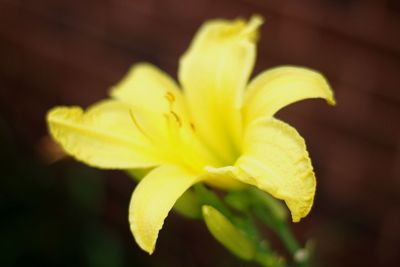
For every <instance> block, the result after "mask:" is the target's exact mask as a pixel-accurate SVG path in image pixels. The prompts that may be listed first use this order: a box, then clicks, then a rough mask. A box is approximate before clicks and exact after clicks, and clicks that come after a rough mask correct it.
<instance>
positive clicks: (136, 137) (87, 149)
mask: <svg viewBox="0 0 400 267" xmlns="http://www.w3.org/2000/svg"><path fill="white" fill-rule="evenodd" d="M129 110H130V106H129V105H127V104H124V103H121V102H118V101H111V100H110V101H103V102H100V103H98V104H95V105H93V106H92V107H90V108H89V109H88V110H87V111H86V112H83V110H82V109H81V108H79V107H56V108H53V109H52V110H50V111H49V112H48V114H47V121H48V125H49V130H50V133H51V135H52V136H53V138H54V139H55V140H56V141H57V142H58V143H59V144H60V145H61V146H62V147H63V148H64V150H65V151H66V152H67V153H68V154H70V155H72V156H74V157H75V158H77V159H78V160H81V161H83V162H85V163H87V164H89V165H92V166H95V167H99V168H113V169H114V168H119V169H128V168H139V167H142V168H144V167H150V166H155V165H158V164H160V163H161V162H162V161H161V158H160V156H159V153H158V152H157V150H154V149H153V148H152V147H151V144H150V143H149V140H147V139H146V138H145V137H144V136H143V134H142V133H141V132H140V131H138V130H137V128H136V127H135V125H134V123H133V122H132V119H131V117H130V115H129Z"/></svg>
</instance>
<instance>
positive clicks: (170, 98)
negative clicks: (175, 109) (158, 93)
mask: <svg viewBox="0 0 400 267" xmlns="http://www.w3.org/2000/svg"><path fill="white" fill-rule="evenodd" d="M165 98H166V99H167V100H168V102H169V103H170V104H172V103H173V102H174V101H175V96H174V94H173V93H171V92H170V91H167V92H166V93H165Z"/></svg>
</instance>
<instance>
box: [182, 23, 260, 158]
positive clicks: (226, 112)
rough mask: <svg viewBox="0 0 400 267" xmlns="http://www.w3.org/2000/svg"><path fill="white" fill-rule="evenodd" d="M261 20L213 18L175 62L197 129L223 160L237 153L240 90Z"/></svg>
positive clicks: (247, 73)
mask: <svg viewBox="0 0 400 267" xmlns="http://www.w3.org/2000/svg"><path fill="white" fill-rule="evenodd" d="M261 23H262V19H261V18H259V17H253V18H252V19H251V20H250V21H249V22H248V23H246V21H244V20H241V19H238V20H234V21H227V20H213V21H209V22H207V23H205V24H204V25H203V26H202V27H201V28H200V30H199V31H198V32H197V34H196V36H195V37H194V39H193V41H192V44H191V45H190V47H189V49H188V51H187V52H186V53H185V54H184V55H183V57H182V58H181V61H180V66H179V80H180V82H181V84H182V86H183V89H184V93H185V96H186V99H187V102H188V108H189V111H190V114H191V116H192V118H193V119H194V122H195V126H196V131H197V132H198V133H199V135H200V136H201V138H202V139H203V141H204V142H205V143H206V144H207V145H208V146H209V147H210V148H211V149H212V150H214V151H216V152H217V153H218V154H219V155H220V157H221V158H222V160H224V161H225V163H229V162H230V163H231V162H232V161H233V160H234V159H235V157H236V156H237V154H238V153H239V152H240V151H239V149H240V140H241V124H240V122H241V118H240V116H241V114H240V105H241V99H242V93H243V90H244V87H245V85H246V83H247V80H248V78H249V75H250V73H251V71H252V68H253V65H254V61H255V53H256V52H255V39H256V37H257V29H258V27H259V26H260V24H261Z"/></svg>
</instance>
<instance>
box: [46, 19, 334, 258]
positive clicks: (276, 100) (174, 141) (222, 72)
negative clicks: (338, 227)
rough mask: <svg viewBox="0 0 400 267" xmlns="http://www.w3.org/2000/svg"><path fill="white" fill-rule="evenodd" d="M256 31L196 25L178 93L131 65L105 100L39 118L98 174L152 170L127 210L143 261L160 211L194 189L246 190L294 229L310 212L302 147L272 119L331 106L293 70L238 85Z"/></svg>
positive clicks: (311, 180)
mask: <svg viewBox="0 0 400 267" xmlns="http://www.w3.org/2000/svg"><path fill="white" fill-rule="evenodd" d="M261 24H262V19H261V18H260V17H258V16H254V17H252V18H251V19H250V20H249V21H248V22H246V21H245V20H242V19H237V20H233V21H229V20H212V21H208V22H206V23H205V24H204V25H203V26H201V28H200V30H199V31H198V33H197V34H196V36H195V37H194V40H193V41H192V44H191V45H190V47H189V49H188V50H187V51H186V53H185V54H184V55H183V57H182V58H181V60H180V64H179V75H178V76H179V83H180V86H179V85H178V84H177V83H175V82H174V81H173V80H172V79H171V78H169V77H168V75H167V74H165V73H164V72H162V71H161V70H159V69H158V68H156V67H155V66H152V65H150V64H146V63H141V64H137V65H135V66H134V67H133V68H132V69H131V70H130V71H129V73H128V75H127V76H126V77H125V78H124V79H123V80H122V81H121V82H120V83H119V84H117V85H116V86H115V87H114V88H112V90H111V98H110V99H107V100H103V101H100V102H99V103H96V104H94V105H93V106H91V107H89V108H88V109H87V110H86V111H83V110H82V109H81V108H80V107H55V108H54V109H52V110H50V111H49V113H48V115H47V120H48V125H49V129H50V132H51V134H52V136H53V138H54V139H55V140H57V142H58V143H60V144H61V145H62V147H63V148H64V150H65V151H66V152H67V153H69V154H70V155H73V156H74V157H75V158H76V159H78V160H80V161H83V162H85V163H86V164H89V165H91V166H94V167H98V168H106V169H135V168H149V167H152V168H153V169H152V171H150V172H149V173H148V174H147V176H146V177H144V179H142V180H141V181H140V182H139V184H138V185H137V187H136V189H135V190H134V192H133V195H132V200H131V203H130V208H129V222H130V225H131V230H132V233H133V235H134V237H135V239H136V242H137V243H138V244H139V246H140V247H141V248H142V249H143V250H145V251H147V252H148V253H150V254H151V253H152V252H153V251H154V248H155V243H156V240H157V236H158V232H159V231H160V229H161V228H162V225H163V222H164V219H165V218H166V216H167V215H168V213H169V211H170V210H171V209H172V207H173V206H174V204H175V202H176V201H177V199H178V198H179V197H180V196H181V195H182V194H183V193H184V192H185V191H186V190H187V189H189V188H190V187H191V186H192V185H193V184H195V183H199V182H205V183H207V184H209V185H212V186H217V187H219V188H224V189H228V190H229V189H233V188H238V187H240V186H243V185H245V184H247V185H253V186H256V187H258V188H259V189H261V190H264V191H266V192H268V193H270V194H271V195H272V196H274V197H276V198H278V199H282V200H284V201H285V203H286V204H287V206H288V208H289V209H290V211H291V214H292V219H293V221H294V222H297V221H299V220H300V219H301V218H303V217H304V216H306V215H307V214H308V213H309V211H310V209H311V206H312V204H313V199H314V194H315V187H316V180H315V175H314V172H313V168H312V165H311V161H310V159H309V156H308V152H307V150H306V145H305V142H304V140H303V138H302V137H301V136H300V135H299V133H298V132H297V131H296V130H295V129H294V128H293V127H291V126H289V125H288V124H286V123H284V122H282V121H280V120H278V119H276V118H274V114H275V113H276V112H277V111H278V110H280V109H281V108H283V107H285V106H286V105H289V104H291V103H293V102H296V101H299V100H302V99H306V98H324V99H326V100H327V102H328V103H330V104H332V105H333V104H334V103H335V101H334V97H333V93H332V91H331V89H330V87H329V85H328V83H327V81H326V80H325V78H324V77H323V76H322V75H321V74H319V73H318V72H315V71H313V70H310V69H306V68H302V67H294V66H284V67H277V68H274V69H271V70H267V71H265V72H263V73H261V74H259V75H258V76H257V77H256V78H254V79H253V80H252V81H251V82H250V83H248V80H249V76H250V74H251V71H252V69H253V66H254V62H255V58H256V41H257V38H258V28H259V26H260V25H261ZM180 87H181V88H182V90H181V89H180Z"/></svg>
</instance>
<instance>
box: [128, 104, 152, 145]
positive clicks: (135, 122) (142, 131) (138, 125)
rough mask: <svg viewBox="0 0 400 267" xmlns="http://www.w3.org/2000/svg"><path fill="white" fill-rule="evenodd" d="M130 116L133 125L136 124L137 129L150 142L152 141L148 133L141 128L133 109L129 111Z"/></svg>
mask: <svg viewBox="0 0 400 267" xmlns="http://www.w3.org/2000/svg"><path fill="white" fill-rule="evenodd" d="M129 115H130V117H131V119H132V121H133V124H135V126H136V128H137V129H138V130H139V131H140V132H141V133H142V134H143V135H144V136H145V137H146V138H148V139H149V140H151V138H150V136H149V135H147V133H146V132H145V131H144V130H143V129H142V127H140V124H139V122H138V121H137V119H136V117H135V115H134V114H133V111H132V110H131V109H130V110H129Z"/></svg>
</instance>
